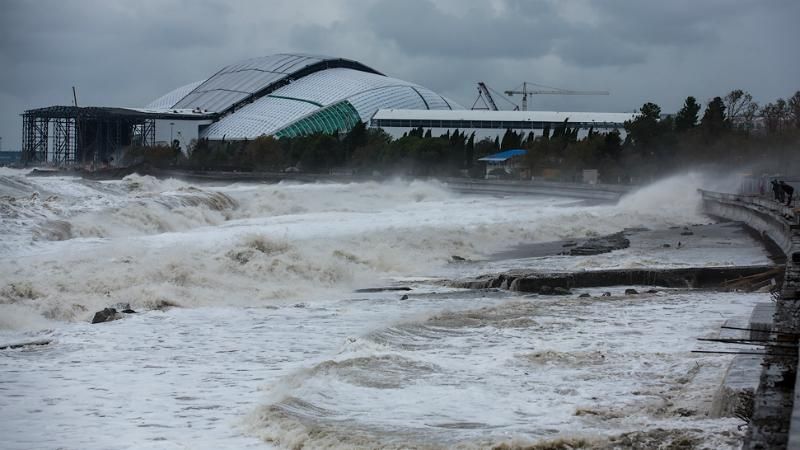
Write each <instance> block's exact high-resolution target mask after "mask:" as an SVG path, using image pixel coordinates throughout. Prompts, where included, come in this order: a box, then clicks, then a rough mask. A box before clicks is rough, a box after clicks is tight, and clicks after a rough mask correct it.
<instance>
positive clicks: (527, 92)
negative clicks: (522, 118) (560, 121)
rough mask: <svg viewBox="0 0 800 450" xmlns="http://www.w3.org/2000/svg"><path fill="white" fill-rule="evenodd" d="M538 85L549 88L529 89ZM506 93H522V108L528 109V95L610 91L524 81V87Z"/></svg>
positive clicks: (602, 92) (600, 93)
mask: <svg viewBox="0 0 800 450" xmlns="http://www.w3.org/2000/svg"><path fill="white" fill-rule="evenodd" d="M529 84H530V85H533V86H538V87H546V88H548V89H546V90H542V89H533V90H528V85H529ZM505 94H506V95H508V96H509V97H511V96H512V95H514V94H517V95H522V110H523V111H527V110H528V96H529V95H542V94H544V95H608V94H609V92H608V91H573V90H570V89H561V88H551V87H548V86H542V85H539V84H536V83H529V82H527V81H524V82H522V89H521V90H520V89H512V90H508V91H505Z"/></svg>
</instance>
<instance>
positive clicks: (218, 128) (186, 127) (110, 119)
mask: <svg viewBox="0 0 800 450" xmlns="http://www.w3.org/2000/svg"><path fill="white" fill-rule="evenodd" d="M631 117H632V115H631V114H615V113H548V112H541V111H497V110H494V111H477V110H468V109H466V108H464V107H463V106H462V105H460V104H458V103H457V102H455V101H453V100H451V99H449V98H446V97H444V96H442V95H440V94H438V93H436V92H434V91H432V90H430V89H428V88H425V87H423V86H420V85H418V84H415V83H412V82H409V81H404V80H400V79H397V78H392V77H389V76H386V75H384V74H383V73H381V72H379V71H377V70H375V69H373V68H371V67H368V66H366V65H364V64H362V63H360V62H358V61H354V60H350V59H344V58H336V57H328V56H314V55H306V54H295V53H281V54H275V55H270V56H264V57H258V58H252V59H247V60H244V61H241V62H238V63H235V64H231V65H227V66H224V67H222V68H220V69H219V70H218V71H216V72H215V73H213V74H211V75H210V76H208V77H207V78H203V79H201V80H198V81H195V82H193V83H189V84H186V85H184V86H180V87H178V88H176V89H174V90H172V91H170V92H168V93H166V94H164V95H162V96H161V97H159V98H157V99H156V100H153V101H152V102H151V103H149V104H147V105H145V106H136V107H118V106H113V107H103V106H100V107H98V106H80V107H79V106H78V102H77V99H76V100H75V103H74V104H73V105H70V106H49V107H45V108H39V109H32V110H27V111H25V112H24V113H23V114H22V118H23V131H22V136H23V138H22V139H23V142H22V149H23V151H22V161H23V162H25V163H36V162H47V163H56V164H76V163H87V162H102V161H106V160H110V159H113V158H115V157H116V156H118V155H119V154H120V152H121V151H122V150H123V149H124V148H126V147H130V146H152V145H157V144H164V145H167V144H170V145H175V146H177V147H179V148H181V149H186V148H188V147H189V146H190V144H191V142H192V141H194V140H197V139H207V140H209V141H242V140H252V139H255V138H258V137H260V136H265V135H266V136H270V135H271V136H275V137H277V138H283V137H289V138H291V137H297V136H308V135H311V134H314V133H335V132H347V131H349V130H350V129H352V128H353V126H355V125H356V124H357V123H360V122H363V123H365V124H368V125H369V126H372V127H380V128H384V129H385V130H386V131H387V132H389V133H390V134H392V135H397V136H399V135H400V134H402V133H404V132H407V131H408V130H410V129H412V128H418V127H422V128H427V129H430V130H432V131H433V132H436V133H445V132H446V131H447V130H448V129H460V130H461V131H462V132H468V133H470V132H473V131H474V132H476V133H477V135H478V136H482V135H489V136H495V135H497V134H498V133H502V132H503V131H504V130H506V129H514V130H519V131H524V132H525V133H528V132H536V130H538V132H539V133H541V132H542V130H544V129H548V128H552V127H555V126H557V125H559V124H561V123H562V122H564V121H569V122H571V123H575V126H577V127H578V128H580V129H581V130H582V131H583V132H584V133H585V132H586V130H589V129H591V128H595V129H606V130H608V129H622V126H623V123H624V121H625V120H629V119H630V118H631Z"/></svg>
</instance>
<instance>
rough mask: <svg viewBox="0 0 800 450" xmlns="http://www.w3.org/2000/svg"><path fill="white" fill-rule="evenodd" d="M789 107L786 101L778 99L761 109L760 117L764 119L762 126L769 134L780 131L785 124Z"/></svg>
mask: <svg viewBox="0 0 800 450" xmlns="http://www.w3.org/2000/svg"><path fill="white" fill-rule="evenodd" d="M788 115H789V106H788V104H787V103H786V100H784V99H782V98H779V99H778V100H776V101H775V103H767V104H766V105H765V106H764V107H763V108H761V117H763V118H764V125H765V126H766V127H767V130H768V131H770V132H771V133H774V132H777V131H780V129H781V128H783V126H784V124H785V123H786V122H787V117H788Z"/></svg>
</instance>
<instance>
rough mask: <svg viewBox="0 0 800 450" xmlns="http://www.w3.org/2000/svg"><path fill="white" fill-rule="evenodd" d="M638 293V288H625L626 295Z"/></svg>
mask: <svg viewBox="0 0 800 450" xmlns="http://www.w3.org/2000/svg"><path fill="white" fill-rule="evenodd" d="M638 293H639V291H637V290H636V289H632V288H628V289H625V295H636V294H638Z"/></svg>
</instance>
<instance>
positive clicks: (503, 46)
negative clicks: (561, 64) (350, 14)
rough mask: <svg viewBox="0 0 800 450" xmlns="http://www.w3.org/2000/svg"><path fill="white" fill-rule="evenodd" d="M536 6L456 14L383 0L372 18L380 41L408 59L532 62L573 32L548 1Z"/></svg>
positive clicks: (419, 0)
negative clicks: (416, 56)
mask: <svg viewBox="0 0 800 450" xmlns="http://www.w3.org/2000/svg"><path fill="white" fill-rule="evenodd" d="M532 4H534V3H532ZM514 5H518V3H515V4H514ZM535 5H536V7H533V8H525V9H524V10H523V9H522V8H518V7H514V8H512V9H510V10H508V11H495V10H492V8H491V7H489V6H488V3H487V5H486V6H483V7H471V8H468V9H467V10H466V11H459V13H461V14H456V13H447V12H444V11H442V10H440V9H439V8H438V7H437V6H436V4H435V3H433V2H431V1H429V0H408V1H405V2H396V1H392V0H383V1H381V2H379V3H377V4H375V5H373V7H372V8H370V9H369V13H368V14H367V17H368V23H369V26H370V27H371V29H372V30H373V31H374V32H375V33H376V35H377V36H379V37H380V38H383V39H388V40H391V41H393V42H395V43H397V44H398V46H399V47H400V48H402V49H403V51H405V52H406V53H408V54H423V55H437V56H446V57H461V58H504V57H518V58H519V57H522V58H529V57H539V56H544V55H546V54H547V53H549V52H550V50H551V49H552V47H553V40H554V38H556V37H558V36H559V35H561V34H562V33H569V30H570V29H571V26H570V25H569V24H567V23H565V22H564V21H563V20H562V19H561V18H560V17H559V16H557V15H555V14H553V11H552V9H551V6H550V4H549V3H548V2H538V3H535ZM520 12H522V13H523V14H518V13H520ZM498 31H500V32H498Z"/></svg>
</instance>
